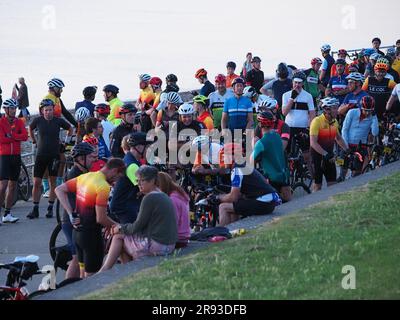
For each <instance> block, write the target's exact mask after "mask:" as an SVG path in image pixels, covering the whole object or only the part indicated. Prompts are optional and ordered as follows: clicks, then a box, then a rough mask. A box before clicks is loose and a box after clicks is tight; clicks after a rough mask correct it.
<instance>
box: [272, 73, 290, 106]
mask: <svg viewBox="0 0 400 320" xmlns="http://www.w3.org/2000/svg"><path fill="white" fill-rule="evenodd" d="M291 89H292V81H291V80H290V79H285V80H283V81H282V80H280V79H278V80H276V81H275V82H274V83H273V84H272V92H273V94H274V99H275V100H276V101H278V106H282V97H283V94H284V93H285V92H288V91H290V90H291Z"/></svg>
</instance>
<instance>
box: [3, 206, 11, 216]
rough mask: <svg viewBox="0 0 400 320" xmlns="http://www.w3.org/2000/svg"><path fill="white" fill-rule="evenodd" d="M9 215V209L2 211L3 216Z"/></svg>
mask: <svg viewBox="0 0 400 320" xmlns="http://www.w3.org/2000/svg"><path fill="white" fill-rule="evenodd" d="M9 214H10V209H7V208H5V209H4V216H5V217H6V216H8V215H9Z"/></svg>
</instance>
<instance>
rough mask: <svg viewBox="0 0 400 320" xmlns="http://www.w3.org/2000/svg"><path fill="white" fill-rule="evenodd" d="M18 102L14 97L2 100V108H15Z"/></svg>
mask: <svg viewBox="0 0 400 320" xmlns="http://www.w3.org/2000/svg"><path fill="white" fill-rule="evenodd" d="M17 107H18V102H17V100H15V99H7V100H5V101H4V102H3V108H14V109H15V108H17Z"/></svg>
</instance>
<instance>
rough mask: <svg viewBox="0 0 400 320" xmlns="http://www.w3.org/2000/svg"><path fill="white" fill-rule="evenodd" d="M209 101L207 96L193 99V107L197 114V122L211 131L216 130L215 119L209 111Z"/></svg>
mask: <svg viewBox="0 0 400 320" xmlns="http://www.w3.org/2000/svg"><path fill="white" fill-rule="evenodd" d="M208 104H209V100H208V98H207V97H205V96H201V95H198V96H195V97H194V98H193V107H194V110H195V113H196V114H197V117H196V120H197V121H199V122H201V123H202V124H203V125H204V126H205V127H206V128H207V129H208V130H209V131H211V130H213V129H214V122H213V118H212V116H211V114H210V112H209V111H208V110H209V109H208Z"/></svg>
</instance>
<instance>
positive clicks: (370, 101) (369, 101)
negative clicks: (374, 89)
mask: <svg viewBox="0 0 400 320" xmlns="http://www.w3.org/2000/svg"><path fill="white" fill-rule="evenodd" d="M361 107H362V108H363V109H365V110H368V111H373V110H374V109H375V99H374V98H373V97H371V96H365V97H363V98H362V99H361Z"/></svg>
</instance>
